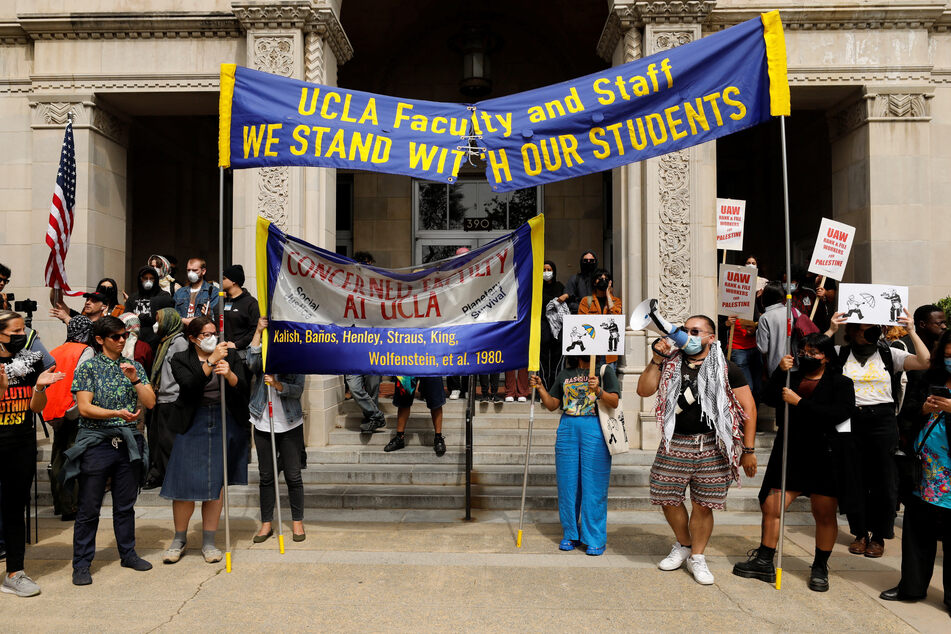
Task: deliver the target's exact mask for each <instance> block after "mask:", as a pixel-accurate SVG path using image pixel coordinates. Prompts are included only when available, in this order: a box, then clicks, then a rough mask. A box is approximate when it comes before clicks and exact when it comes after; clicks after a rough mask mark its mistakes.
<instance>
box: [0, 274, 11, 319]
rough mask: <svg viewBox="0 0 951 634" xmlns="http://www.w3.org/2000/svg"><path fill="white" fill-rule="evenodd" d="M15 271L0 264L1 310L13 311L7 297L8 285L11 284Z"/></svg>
mask: <svg viewBox="0 0 951 634" xmlns="http://www.w3.org/2000/svg"><path fill="white" fill-rule="evenodd" d="M12 274H13V271H11V270H10V267H8V266H5V265H3V264H0V310H13V306H12V305H11V304H10V299H9V297H8V296H7V284H9V283H10V275H12Z"/></svg>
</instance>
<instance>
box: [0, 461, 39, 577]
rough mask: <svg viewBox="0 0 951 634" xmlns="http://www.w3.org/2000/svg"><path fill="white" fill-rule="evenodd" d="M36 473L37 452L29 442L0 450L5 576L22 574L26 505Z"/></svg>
mask: <svg viewBox="0 0 951 634" xmlns="http://www.w3.org/2000/svg"><path fill="white" fill-rule="evenodd" d="M35 469H36V450H35V448H34V446H33V443H32V442H25V443H21V442H18V443H15V444H11V445H8V446H0V491H2V494H0V513H2V517H3V541H4V542H5V544H6V549H7V572H8V573H11V572H17V571H19V570H23V555H24V553H25V552H26V520H25V519H24V518H25V515H24V513H25V511H26V505H27V504H28V503H29V501H30V486H31V485H32V484H33V472H34V470H35Z"/></svg>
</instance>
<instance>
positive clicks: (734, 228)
mask: <svg viewBox="0 0 951 634" xmlns="http://www.w3.org/2000/svg"><path fill="white" fill-rule="evenodd" d="M745 219H746V201H745V200H732V199H730V198H717V248H718V249H727V250H729V251H742V250H743V222H744V221H745Z"/></svg>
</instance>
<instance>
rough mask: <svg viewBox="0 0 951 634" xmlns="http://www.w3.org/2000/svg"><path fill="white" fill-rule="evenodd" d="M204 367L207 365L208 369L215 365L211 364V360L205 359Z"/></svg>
mask: <svg viewBox="0 0 951 634" xmlns="http://www.w3.org/2000/svg"><path fill="white" fill-rule="evenodd" d="M205 365H207V366H208V367H209V368H213V367H215V364H214V363H212V362H211V359H205Z"/></svg>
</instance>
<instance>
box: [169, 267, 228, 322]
mask: <svg viewBox="0 0 951 634" xmlns="http://www.w3.org/2000/svg"><path fill="white" fill-rule="evenodd" d="M205 273H206V269H205V261H204V260H202V259H201V258H192V259H190V260H189V261H188V285H187V286H183V287H181V288H180V289H178V290H177V291H175V295H174V300H175V310H177V311H178V314H179V315H181V316H182V322H183V323H184V324H185V325H186V326H187V325H188V323H189V322H190V321H191V320H192V319H194V318H195V317H199V316H201V315H211V316H213V315H214V314H215V313H216V309H217V307H218V290H217V288H218V287H217V286H215V285H214V284H212V283H211V282H206V281H205Z"/></svg>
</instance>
